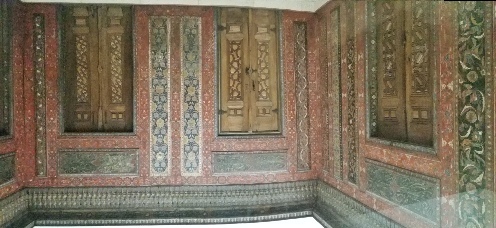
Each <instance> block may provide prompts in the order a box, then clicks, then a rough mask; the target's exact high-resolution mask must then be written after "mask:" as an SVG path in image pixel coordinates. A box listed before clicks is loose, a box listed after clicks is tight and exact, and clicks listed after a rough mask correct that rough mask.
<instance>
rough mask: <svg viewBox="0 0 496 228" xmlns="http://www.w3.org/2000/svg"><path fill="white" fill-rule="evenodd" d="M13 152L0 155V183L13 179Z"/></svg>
mask: <svg viewBox="0 0 496 228" xmlns="http://www.w3.org/2000/svg"><path fill="white" fill-rule="evenodd" d="M14 174H15V153H10V154H4V155H0V185H2V184H5V183H7V182H9V181H11V180H13V179H14Z"/></svg>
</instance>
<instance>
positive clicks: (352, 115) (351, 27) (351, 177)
mask: <svg viewBox="0 0 496 228" xmlns="http://www.w3.org/2000/svg"><path fill="white" fill-rule="evenodd" d="M346 11H347V18H346V25H347V31H346V32H347V35H346V36H347V39H346V49H347V54H346V64H347V71H346V78H347V84H348V89H347V90H348V92H347V99H348V107H347V108H348V114H347V122H348V127H347V129H348V130H347V145H348V177H347V179H348V181H349V182H351V183H353V184H358V156H359V154H358V153H359V151H358V144H357V141H358V134H357V119H358V116H357V106H356V78H355V77H356V76H355V73H356V69H355V67H356V48H355V40H356V39H355V18H354V17H355V4H354V2H348V3H346Z"/></svg>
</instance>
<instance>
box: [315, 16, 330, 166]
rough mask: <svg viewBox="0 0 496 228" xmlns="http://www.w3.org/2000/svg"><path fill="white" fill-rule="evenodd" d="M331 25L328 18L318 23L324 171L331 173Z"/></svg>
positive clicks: (322, 18) (324, 17) (323, 18)
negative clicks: (329, 69)
mask: <svg viewBox="0 0 496 228" xmlns="http://www.w3.org/2000/svg"><path fill="white" fill-rule="evenodd" d="M328 26H329V23H328V17H326V16H321V17H320V18H319V21H318V27H319V50H318V51H319V69H320V75H322V76H321V78H322V81H321V82H322V83H323V85H322V87H321V88H322V89H323V90H322V97H323V102H322V109H323V110H322V111H323V113H322V114H323V115H322V118H323V119H322V120H323V121H324V122H323V124H324V128H323V130H324V131H323V132H322V133H323V135H322V136H321V137H322V149H323V150H322V159H323V161H322V170H324V171H326V172H329V171H330V169H331V163H332V162H333V161H332V159H333V158H332V156H331V151H332V150H331V149H330V148H329V146H330V145H331V143H330V142H329V141H330V140H329V137H330V135H331V130H332V123H331V122H330V119H329V116H330V113H329V112H330V108H331V106H330V105H329V91H330V90H329V86H330V84H329V72H328V61H329V59H328V57H327V56H328V54H329V53H330V51H329V48H328V47H327V46H328V45H327V41H328V38H327V34H328V33H329V28H328Z"/></svg>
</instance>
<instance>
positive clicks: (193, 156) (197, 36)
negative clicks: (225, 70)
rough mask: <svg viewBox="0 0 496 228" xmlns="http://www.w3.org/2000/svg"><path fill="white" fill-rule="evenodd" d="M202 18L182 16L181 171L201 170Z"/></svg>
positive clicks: (191, 172) (187, 173) (197, 171)
mask: <svg viewBox="0 0 496 228" xmlns="http://www.w3.org/2000/svg"><path fill="white" fill-rule="evenodd" d="M201 31H202V29H201V18H199V17H183V18H181V45H182V52H181V67H182V69H181V70H182V75H181V137H182V140H181V172H182V174H183V175H185V176H196V175H201V170H202V168H201V167H202V151H203V147H202V132H203V128H202V105H203V104H202V83H201V81H202V61H201V59H202V54H201V53H202V51H201V50H202V45H201Z"/></svg>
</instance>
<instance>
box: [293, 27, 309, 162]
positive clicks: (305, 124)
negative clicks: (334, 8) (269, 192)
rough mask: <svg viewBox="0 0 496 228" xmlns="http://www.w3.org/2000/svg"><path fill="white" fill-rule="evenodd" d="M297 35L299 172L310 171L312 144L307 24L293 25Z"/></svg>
mask: <svg viewBox="0 0 496 228" xmlns="http://www.w3.org/2000/svg"><path fill="white" fill-rule="evenodd" d="M293 28H294V34H295V56H294V62H295V80H296V122H297V128H296V129H297V133H298V141H297V145H298V146H297V150H298V151H297V155H298V163H297V164H298V170H300V171H302V170H309V169H310V168H311V167H310V166H311V164H310V145H309V144H310V142H309V129H310V119H309V117H308V74H307V67H308V65H307V61H308V60H307V49H308V47H307V24H306V22H294V23H293Z"/></svg>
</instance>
